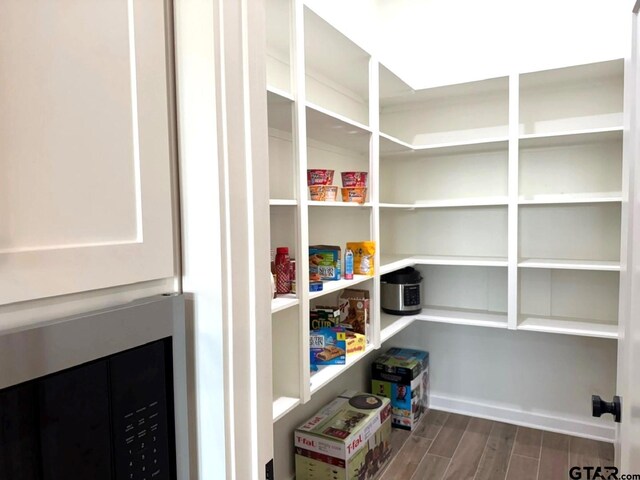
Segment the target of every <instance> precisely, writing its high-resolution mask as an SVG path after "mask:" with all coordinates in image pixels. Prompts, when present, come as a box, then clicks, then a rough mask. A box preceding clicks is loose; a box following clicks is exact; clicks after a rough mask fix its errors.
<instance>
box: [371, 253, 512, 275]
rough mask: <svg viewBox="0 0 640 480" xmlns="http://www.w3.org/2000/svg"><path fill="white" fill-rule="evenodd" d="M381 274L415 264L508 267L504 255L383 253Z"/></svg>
mask: <svg viewBox="0 0 640 480" xmlns="http://www.w3.org/2000/svg"><path fill="white" fill-rule="evenodd" d="M380 263H381V266H380V274H381V275H384V274H385V273H389V272H393V271H395V270H399V269H401V268H404V267H410V266H413V265H449V266H460V267H507V266H508V261H507V259H506V258H504V257H465V256H450V255H407V256H403V255H381V256H380Z"/></svg>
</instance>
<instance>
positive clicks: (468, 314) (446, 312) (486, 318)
mask: <svg viewBox="0 0 640 480" xmlns="http://www.w3.org/2000/svg"><path fill="white" fill-rule="evenodd" d="M415 318H416V320H422V321H426V322H438V323H451V324H455V325H470V326H475V327H490V328H507V314H506V313H496V312H480V311H476V310H463V309H453V308H431V307H429V308H423V309H422V312H421V313H419V314H418V315H416V317H415Z"/></svg>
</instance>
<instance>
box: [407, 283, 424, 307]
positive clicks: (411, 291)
mask: <svg viewBox="0 0 640 480" xmlns="http://www.w3.org/2000/svg"><path fill="white" fill-rule="evenodd" d="M415 305H420V285H405V286H404V306H405V307H413V306H415Z"/></svg>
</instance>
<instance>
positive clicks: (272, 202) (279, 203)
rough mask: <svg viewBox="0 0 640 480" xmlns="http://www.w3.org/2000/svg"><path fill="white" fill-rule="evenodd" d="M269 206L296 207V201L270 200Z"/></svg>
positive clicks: (285, 199)
mask: <svg viewBox="0 0 640 480" xmlns="http://www.w3.org/2000/svg"><path fill="white" fill-rule="evenodd" d="M269 205H271V206H272V207H289V206H295V205H298V201H297V200H294V199H289V198H272V199H270V200H269Z"/></svg>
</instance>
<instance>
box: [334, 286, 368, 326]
mask: <svg viewBox="0 0 640 480" xmlns="http://www.w3.org/2000/svg"><path fill="white" fill-rule="evenodd" d="M338 308H339V309H340V324H341V325H343V326H345V327H347V328H350V329H351V330H352V331H354V332H355V333H361V334H362V335H364V336H366V337H367V338H368V335H369V318H370V316H369V292H368V291H367V290H357V289H354V288H348V289H345V290H343V291H342V293H340V298H338Z"/></svg>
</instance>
